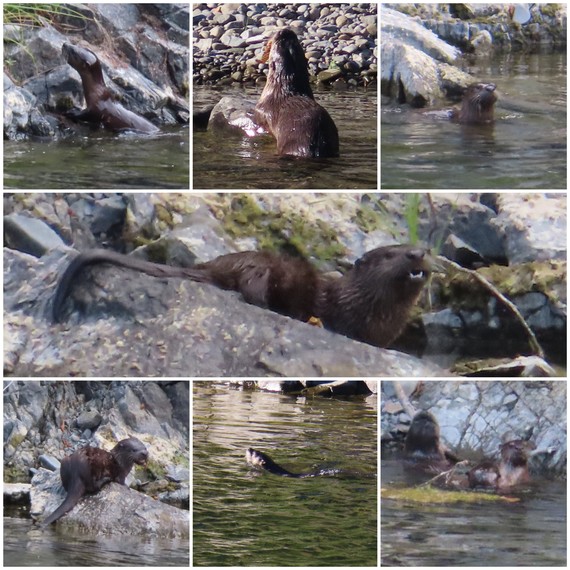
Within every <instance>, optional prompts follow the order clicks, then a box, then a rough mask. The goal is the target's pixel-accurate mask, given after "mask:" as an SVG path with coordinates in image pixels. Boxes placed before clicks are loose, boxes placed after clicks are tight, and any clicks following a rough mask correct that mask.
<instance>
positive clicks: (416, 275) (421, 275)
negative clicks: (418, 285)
mask: <svg viewBox="0 0 570 570" xmlns="http://www.w3.org/2000/svg"><path fill="white" fill-rule="evenodd" d="M425 278H426V273H425V271H424V270H423V269H418V270H416V271H410V279H412V280H413V281H415V280H416V279H419V280H423V279H425Z"/></svg>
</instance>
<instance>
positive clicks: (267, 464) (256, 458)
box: [245, 447, 339, 479]
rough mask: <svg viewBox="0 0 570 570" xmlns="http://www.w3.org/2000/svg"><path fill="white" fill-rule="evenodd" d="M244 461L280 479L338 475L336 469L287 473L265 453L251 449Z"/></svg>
mask: <svg viewBox="0 0 570 570" xmlns="http://www.w3.org/2000/svg"><path fill="white" fill-rule="evenodd" d="M245 459H246V461H247V462H248V463H249V464H250V465H253V466H254V467H261V468H262V469H265V470H266V471H269V473H273V475H281V476H282V477H294V478H296V479H303V478H305V477H320V476H326V475H337V474H338V473H339V470H338V469H320V470H318V471H312V472H309V473H291V471H287V469H284V468H283V467H281V465H277V463H275V461H273V459H271V457H269V455H267V453H263V452H262V451H257V450H256V449H252V448H251V447H250V448H249V449H248V450H247V451H246V452H245Z"/></svg>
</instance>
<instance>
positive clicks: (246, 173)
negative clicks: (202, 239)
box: [193, 86, 378, 190]
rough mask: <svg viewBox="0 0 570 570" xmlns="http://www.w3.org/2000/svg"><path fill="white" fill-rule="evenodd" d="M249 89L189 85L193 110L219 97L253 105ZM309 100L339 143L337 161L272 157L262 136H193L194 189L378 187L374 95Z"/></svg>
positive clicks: (320, 94) (334, 94)
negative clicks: (323, 113) (325, 118)
mask: <svg viewBox="0 0 570 570" xmlns="http://www.w3.org/2000/svg"><path fill="white" fill-rule="evenodd" d="M260 93H261V91H260V90H259V89H258V90H255V89H253V88H247V89H240V88H226V89H222V90H220V89H215V88H212V87H203V86H195V87H194V95H193V104H194V108H199V107H200V106H202V105H206V104H214V103H216V102H218V101H219V100H220V99H221V98H222V97H224V96H234V97H241V98H245V99H247V100H249V101H251V102H252V103H254V102H255V101H256V100H257V99H258V98H259V94H260ZM315 99H316V100H317V102H318V103H320V104H321V105H323V107H324V108H325V109H326V110H327V111H328V112H329V114H330V115H331V116H332V118H333V119H334V122H335V123H336V126H337V129H338V132H339V138H340V157H339V158H330V159H294V158H283V157H278V156H277V155H276V146H275V141H274V140H273V138H272V137H270V136H268V135H266V136H262V137H256V138H253V139H248V138H247V137H241V136H236V135H232V136H230V135H227V136H220V135H219V134H212V133H210V132H198V131H196V132H194V141H193V181H194V182H193V187H194V189H195V190H211V189H219V190H224V189H227V190H232V189H240V190H245V189H278V188H286V189H332V190H334V189H343V190H356V189H371V190H372V189H376V188H377V187H378V132H377V131H378V127H377V116H378V108H377V105H378V103H377V102H378V98H377V92H376V91H375V90H364V89H358V90H355V91H340V92H339V91H316V92H315Z"/></svg>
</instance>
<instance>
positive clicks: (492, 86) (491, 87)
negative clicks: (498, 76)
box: [485, 83, 497, 91]
mask: <svg viewBox="0 0 570 570" xmlns="http://www.w3.org/2000/svg"><path fill="white" fill-rule="evenodd" d="M496 88H497V86H496V85H495V84H494V83H487V84H486V85H485V89H486V90H487V91H495V89H496Z"/></svg>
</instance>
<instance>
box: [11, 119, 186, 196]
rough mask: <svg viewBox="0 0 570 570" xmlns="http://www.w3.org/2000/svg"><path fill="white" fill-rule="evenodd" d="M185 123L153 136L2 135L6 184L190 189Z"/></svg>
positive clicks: (26, 186)
mask: <svg viewBox="0 0 570 570" xmlns="http://www.w3.org/2000/svg"><path fill="white" fill-rule="evenodd" d="M188 134H189V129H188V128H179V127H165V128H163V129H162V130H161V132H160V133H159V134H157V135H156V136H143V135H138V134H134V133H123V134H113V133H109V132H105V131H103V130H100V131H97V132H94V133H92V134H90V135H89V136H85V137H80V136H77V137H74V138H71V139H66V140H62V141H59V142H48V141H45V142H38V141H21V142H13V141H4V188H9V189H20V190H21V189H34V188H39V189H78V190H85V189H94V188H101V189H116V190H120V189H147V188H148V189H154V190H156V189H180V190H182V189H186V190H187V189H188V188H189V186H190V165H189V158H190V157H189V148H188V147H189V141H188Z"/></svg>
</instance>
